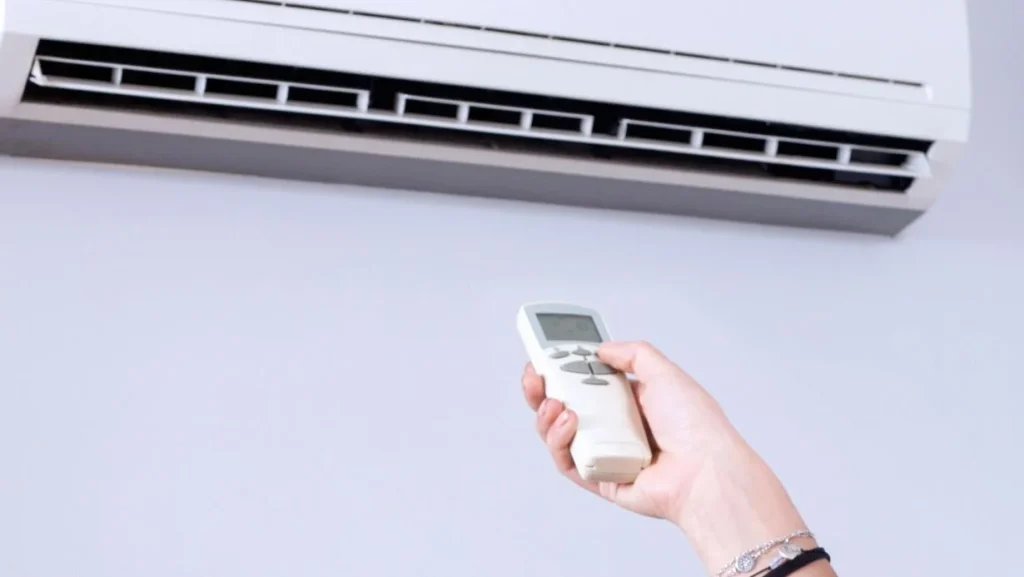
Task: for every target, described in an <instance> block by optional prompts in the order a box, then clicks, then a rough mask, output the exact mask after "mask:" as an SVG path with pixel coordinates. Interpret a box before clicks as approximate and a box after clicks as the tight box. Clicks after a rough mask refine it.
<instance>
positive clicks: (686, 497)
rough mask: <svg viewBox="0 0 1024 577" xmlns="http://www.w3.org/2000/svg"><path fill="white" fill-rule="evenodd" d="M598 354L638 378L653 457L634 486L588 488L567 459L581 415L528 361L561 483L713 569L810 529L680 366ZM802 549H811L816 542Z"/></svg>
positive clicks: (606, 349) (627, 349) (610, 348)
mask: <svg viewBox="0 0 1024 577" xmlns="http://www.w3.org/2000/svg"><path fill="white" fill-rule="evenodd" d="M598 356H599V358H600V359H601V361H602V362H604V363H606V364H608V365H611V366H613V367H615V368H616V369H618V370H620V371H622V372H624V373H626V374H627V375H629V374H631V375H633V377H634V378H632V379H631V380H630V382H631V384H632V387H633V392H634V394H635V396H636V400H637V405H638V406H639V408H640V412H641V414H642V415H643V417H644V420H645V421H646V423H647V427H648V430H649V432H650V437H651V441H652V447H651V448H652V451H653V452H654V458H653V460H652V462H651V465H650V466H649V467H647V468H646V469H644V470H643V471H641V472H640V475H639V476H638V477H637V478H636V480H635V481H634V482H633V483H632V484H629V485H624V484H614V483H594V482H587V481H584V480H583V479H582V478H580V476H579V473H578V472H577V471H576V467H575V464H574V463H573V461H572V456H571V455H570V452H569V446H570V444H571V442H572V439H573V436H574V435H575V434H576V427H577V423H578V421H577V416H576V414H575V413H573V411H571V410H568V409H566V408H565V406H564V405H563V404H562V403H561V402H560V401H558V400H556V399H549V398H546V396H545V394H544V380H543V378H542V377H540V376H539V375H538V374H537V373H536V372H535V371H534V369H533V366H532V365H529V364H528V365H527V366H526V370H525V372H524V374H523V377H522V385H523V392H524V395H525V396H526V401H527V403H528V404H529V405H530V407H531V408H532V409H534V410H535V411H536V412H537V415H536V421H537V432H538V433H539V434H540V436H541V439H543V440H544V442H545V444H546V445H547V447H548V450H549V451H550V452H551V456H552V458H553V459H554V461H555V465H556V467H557V468H558V470H559V471H560V472H561V473H562V474H563V475H564V476H566V477H567V478H569V479H570V480H571V481H573V482H574V483H576V484H577V485H579V486H580V487H583V488H584V489H586V490H588V491H591V492H592V493H594V494H596V495H600V496H601V497H603V498H605V499H607V500H608V501H611V502H613V503H615V504H617V505H619V506H621V507H624V508H626V509H629V510H630V511H634V512H636V513H639V514H641V515H647V516H650V517H657V518H662V519H666V520H668V521H670V522H672V523H673V524H675V525H677V526H678V527H680V528H681V529H682V530H683V531H684V532H685V533H686V534H687V536H688V537H689V538H690V542H691V544H692V545H693V546H694V548H695V550H696V551H697V553H698V555H699V556H700V557H701V559H702V560H703V561H704V563H705V565H706V566H707V567H708V569H709V571H711V570H712V567H714V568H715V569H718V568H719V567H720V566H721V565H722V564H724V563H725V562H727V561H728V560H729V559H731V558H732V557H734V556H735V555H737V554H739V552H741V551H744V550H746V549H748V548H750V547H752V546H755V545H757V544H759V543H761V542H764V541H766V540H769V539H773V538H776V537H778V536H780V535H786V534H789V533H791V532H793V531H795V530H800V529H804V528H805V527H804V523H803V520H802V519H801V518H800V516H799V514H798V512H797V511H796V508H795V507H794V506H793V504H792V502H791V501H790V499H789V496H788V495H787V494H786V492H785V490H784V489H783V487H782V484H781V483H780V482H779V481H778V479H777V478H776V477H775V475H774V474H773V473H772V471H771V470H770V469H769V468H768V466H767V465H766V464H765V463H764V462H763V461H762V460H761V459H760V458H759V457H758V455H757V454H756V453H755V452H754V451H753V450H752V449H751V448H750V446H749V445H747V443H746V442H745V441H744V440H743V439H742V437H741V436H740V434H739V433H738V432H737V431H736V429H735V428H734V427H733V426H732V424H731V423H730V422H729V420H728V419H727V418H726V416H725V414H724V413H723V411H722V409H721V407H720V406H719V405H718V403H717V402H716V401H715V400H714V399H713V398H712V397H711V395H709V394H708V393H707V391H705V390H704V389H703V388H702V387H701V386H700V385H699V384H698V383H697V382H696V381H695V380H694V379H693V378H691V377H690V376H689V375H688V374H686V372H685V371H683V369H681V368H680V367H678V366H677V365H675V364H674V363H673V362H672V361H670V360H669V359H668V358H666V357H665V356H664V355H663V354H661V352H659V351H658V350H657V349H656V348H654V347H653V346H652V345H650V344H648V343H644V342H625V343H619V342H615V343H604V344H602V345H601V348H600V350H599V351H598ZM799 544H800V545H801V546H804V547H805V548H810V547H813V546H814V544H813V541H811V540H804V542H802V543H799Z"/></svg>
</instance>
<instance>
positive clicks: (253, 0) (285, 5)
mask: <svg viewBox="0 0 1024 577" xmlns="http://www.w3.org/2000/svg"><path fill="white" fill-rule="evenodd" d="M222 1H225V2H244V3H247V4H261V5H269V6H274V7H277V8H281V9H290V10H312V11H317V12H332V13H336V14H345V15H348V16H357V17H362V18H372V19H376V20H396V21H400V22H407V23H410V24H418V25H423V26H441V27H448V28H462V29H466V30H477V31H482V32H491V33H495V34H508V35H512V36H525V37H531V38H538V39H543V40H549V41H553V42H567V43H571V44H588V45H591V46H602V47H606V48H614V49H616V50H627V51H631V52H648V53H656V54H665V55H670V56H677V57H680V58H694V59H699V60H714V61H717V62H727V63H730V64H735V65H738V66H755V67H759V68H774V69H778V70H786V71H789V72H801V73H804V74H815V75H819V76H837V77H839V78H847V79H851V80H861V81H864V82H875V83H881V84H894V85H897V86H905V87H910V88H918V89H924V88H925V84H924V83H923V82H918V81H915V80H906V79H899V78H884V77H880V76H869V75H864V74H854V73H849V72H842V71H838V70H825V69H820V68H808V67H805V66H794V65H788V64H785V63H779V62H761V61H756V60H747V59H740V58H729V57H727V56H718V55H713V54H696V53H692V52H683V51H678V50H672V49H668V48H659V47H651V46H634V45H629V44H617V43H611V42H603V41H600V40H592V39H586V38H576V37H569V36H549V35H545V34H539V33H537V32H527V31H524V30H512V29H507V28H496V27H492V26H479V25H474V24H468V23H465V22H446V21H441V20H429V19H421V18H414V17H410V16H399V15H396V14H387V13H384V12H368V11H365V10H349V9H346V8H341V7H331V6H321V5H316V4H310V3H308V2H286V1H282V0H222Z"/></svg>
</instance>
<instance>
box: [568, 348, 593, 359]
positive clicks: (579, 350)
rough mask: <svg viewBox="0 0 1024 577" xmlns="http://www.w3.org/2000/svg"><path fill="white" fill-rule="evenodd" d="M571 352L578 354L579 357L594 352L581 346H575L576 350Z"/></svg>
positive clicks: (587, 355)
mask: <svg viewBox="0 0 1024 577" xmlns="http://www.w3.org/2000/svg"><path fill="white" fill-rule="evenodd" d="M572 354H574V355H579V356H581V357H589V356H590V355H592V354H594V353H592V352H590V351H588V350H587V349H585V348H583V347H576V350H575V351H573V352H572Z"/></svg>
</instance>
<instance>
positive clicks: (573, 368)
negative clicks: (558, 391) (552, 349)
mask: <svg viewBox="0 0 1024 577" xmlns="http://www.w3.org/2000/svg"><path fill="white" fill-rule="evenodd" d="M559 368H560V369H562V370H563V371H565V372H567V373H576V374H578V375H589V374H590V365H588V364H587V362H586V361H573V362H571V363H565V364H564V365H562V366H561V367H559Z"/></svg>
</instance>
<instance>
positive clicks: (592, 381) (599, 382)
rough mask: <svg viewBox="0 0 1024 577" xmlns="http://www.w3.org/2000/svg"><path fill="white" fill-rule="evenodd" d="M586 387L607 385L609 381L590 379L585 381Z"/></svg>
mask: <svg viewBox="0 0 1024 577" xmlns="http://www.w3.org/2000/svg"><path fill="white" fill-rule="evenodd" d="M583 384H584V385H607V384H608V381H606V380H604V379H599V378H597V377H590V378H589V379H583Z"/></svg>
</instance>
